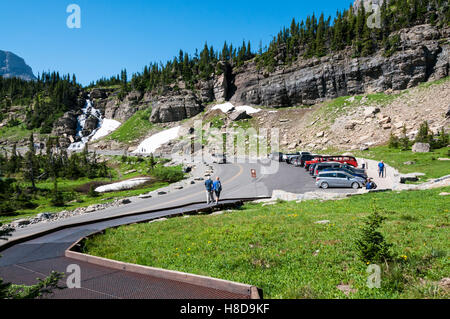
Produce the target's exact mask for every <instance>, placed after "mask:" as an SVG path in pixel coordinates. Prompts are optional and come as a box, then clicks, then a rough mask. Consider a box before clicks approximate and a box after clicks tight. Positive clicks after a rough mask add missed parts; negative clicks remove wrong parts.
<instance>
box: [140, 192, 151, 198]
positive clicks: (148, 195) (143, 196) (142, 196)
mask: <svg viewBox="0 0 450 319" xmlns="http://www.w3.org/2000/svg"><path fill="white" fill-rule="evenodd" d="M151 197H152V195H150V193H148V194H141V195H139V198H142V199H145V198H151Z"/></svg>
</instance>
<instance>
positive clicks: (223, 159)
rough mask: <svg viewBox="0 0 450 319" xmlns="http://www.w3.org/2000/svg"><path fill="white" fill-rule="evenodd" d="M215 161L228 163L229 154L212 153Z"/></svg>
mask: <svg viewBox="0 0 450 319" xmlns="http://www.w3.org/2000/svg"><path fill="white" fill-rule="evenodd" d="M212 158H213V161H212V162H213V163H217V164H226V163H227V156H226V155H225V154H212Z"/></svg>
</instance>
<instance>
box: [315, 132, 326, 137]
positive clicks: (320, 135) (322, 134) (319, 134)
mask: <svg viewBox="0 0 450 319" xmlns="http://www.w3.org/2000/svg"><path fill="white" fill-rule="evenodd" d="M324 136H325V132H324V131H321V132H319V133H317V134H316V137H324Z"/></svg>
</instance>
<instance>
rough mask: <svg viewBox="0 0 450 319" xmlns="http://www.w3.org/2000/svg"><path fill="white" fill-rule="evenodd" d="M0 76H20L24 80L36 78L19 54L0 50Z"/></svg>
mask: <svg viewBox="0 0 450 319" xmlns="http://www.w3.org/2000/svg"><path fill="white" fill-rule="evenodd" d="M0 76H2V77H4V78H14V77H16V78H20V79H23V80H26V81H31V80H36V76H35V75H34V74H33V70H32V68H31V67H30V66H29V65H28V64H26V63H25V60H24V59H23V58H21V57H20V56H18V55H16V54H14V53H13V52H10V51H3V50H0Z"/></svg>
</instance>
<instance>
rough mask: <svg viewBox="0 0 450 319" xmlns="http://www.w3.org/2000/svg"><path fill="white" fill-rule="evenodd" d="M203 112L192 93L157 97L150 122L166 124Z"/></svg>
mask: <svg viewBox="0 0 450 319" xmlns="http://www.w3.org/2000/svg"><path fill="white" fill-rule="evenodd" d="M201 111H203V106H202V105H201V102H200V101H199V100H198V99H197V97H196V96H195V95H194V94H193V93H192V92H186V91H185V92H181V93H178V94H172V95H167V96H161V97H159V98H158V99H157V100H156V101H155V103H154V106H153V110H152V114H151V116H150V121H151V122H153V123H167V122H176V121H181V120H184V119H187V118H190V117H193V116H195V115H197V114H198V113H200V112H201Z"/></svg>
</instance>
